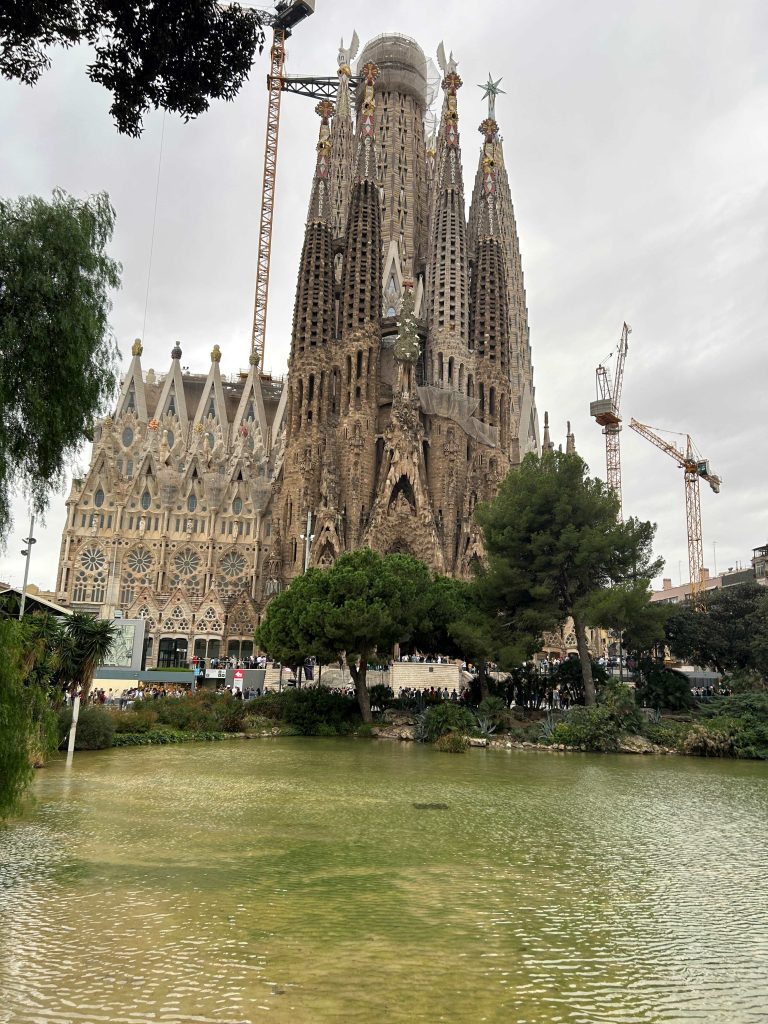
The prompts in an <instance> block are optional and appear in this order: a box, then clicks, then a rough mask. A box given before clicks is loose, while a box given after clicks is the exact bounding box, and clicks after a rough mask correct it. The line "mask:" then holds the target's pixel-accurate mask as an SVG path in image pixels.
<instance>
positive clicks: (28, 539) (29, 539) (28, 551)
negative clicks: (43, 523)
mask: <svg viewBox="0 0 768 1024" xmlns="http://www.w3.org/2000/svg"><path fill="white" fill-rule="evenodd" d="M34 532H35V517H34V516H32V518H31V519H30V521H29V536H28V537H25V538H24V543H25V544H26V545H27V547H26V549H25V550H24V551H22V552H21V553H22V555H24V556H25V557H26V559H27V561H26V564H25V566H24V584H23V586H22V588H21V603H20V604H19V619H20V620H21V619H23V618H24V605H25V604H26V602H27V580H28V579H29V560H30V558H31V556H32V545H33V544H37V541H36V540H35V538H34V536H33V534H34Z"/></svg>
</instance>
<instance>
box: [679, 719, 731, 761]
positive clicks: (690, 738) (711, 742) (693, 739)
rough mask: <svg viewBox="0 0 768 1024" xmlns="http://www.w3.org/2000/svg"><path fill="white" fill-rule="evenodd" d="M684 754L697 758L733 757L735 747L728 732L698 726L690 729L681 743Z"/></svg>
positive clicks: (701, 725)
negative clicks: (693, 755)
mask: <svg viewBox="0 0 768 1024" xmlns="http://www.w3.org/2000/svg"><path fill="white" fill-rule="evenodd" d="M681 749H682V751H683V753H684V754H695V755H697V756H699V757H733V756H734V753H735V745H734V742H733V737H732V736H731V735H729V733H728V732H725V731H720V730H719V729H713V728H712V727H711V726H707V725H703V724H698V725H694V726H692V727H691V729H690V731H689V732H688V734H687V736H686V737H685V738H684V740H683V743H682V748H681Z"/></svg>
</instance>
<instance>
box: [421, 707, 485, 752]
mask: <svg viewBox="0 0 768 1024" xmlns="http://www.w3.org/2000/svg"><path fill="white" fill-rule="evenodd" d="M475 725H476V721H475V716H474V715H473V714H472V712H471V711H470V710H469V709H468V708H465V707H463V706H462V705H461V704H455V703H454V702H453V701H443V703H442V704H434V705H433V706H432V707H430V708H427V710H426V711H425V713H424V734H425V736H426V738H427V739H428V740H429V741H430V742H434V741H435V740H436V739H438V737H440V736H444V735H445V734H446V733H449V732H458V733H462V734H463V733H469V732H472V731H473V730H474V728H475Z"/></svg>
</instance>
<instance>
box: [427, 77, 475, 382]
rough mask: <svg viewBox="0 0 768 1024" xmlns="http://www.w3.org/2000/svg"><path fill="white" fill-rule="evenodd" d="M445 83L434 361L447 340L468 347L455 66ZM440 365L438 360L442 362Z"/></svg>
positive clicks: (431, 263) (432, 266)
mask: <svg viewBox="0 0 768 1024" xmlns="http://www.w3.org/2000/svg"><path fill="white" fill-rule="evenodd" d="M451 63H452V68H451V69H450V70H448V71H447V73H446V75H445V77H444V79H443V92H444V93H445V98H444V101H443V110H442V115H441V119H440V129H439V135H438V140H437V150H436V158H435V162H436V166H435V179H434V187H433V207H432V224H431V231H430V247H429V260H428V265H427V274H428V278H427V292H428V296H429V299H428V301H429V321H430V349H431V350H432V351H431V352H430V358H434V354H435V353H437V354H440V353H442V354H443V355H444V359H443V360H442V362H443V366H447V359H448V358H450V356H449V355H448V354H447V352H444V348H445V346H444V344H443V340H444V339H443V336H444V335H448V336H451V335H452V336H454V340H455V341H456V343H457V345H458V346H459V349H458V350H457V351H456V352H455V353H451V355H454V356H455V357H457V358H459V357H460V356H461V354H462V353H461V349H465V348H466V341H465V339H466V333H467V325H468V319H469V309H468V306H469V296H468V281H469V274H468V263H467V229H466V221H465V217H464V181H463V177H462V173H461V148H460V145H459V114H458V108H457V103H456V94H457V92H458V90H459V89H460V88H461V85H462V82H461V78H460V77H459V75H458V73H457V72H456V69H455V62H453V61H452V62H451ZM438 361H439V360H438Z"/></svg>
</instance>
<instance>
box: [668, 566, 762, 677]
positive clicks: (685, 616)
mask: <svg viewBox="0 0 768 1024" xmlns="http://www.w3.org/2000/svg"><path fill="white" fill-rule="evenodd" d="M666 635H667V643H668V644H669V647H670V649H671V651H672V653H673V654H676V655H677V656H678V657H680V658H683V659H685V660H686V661H688V662H690V663H691V664H694V665H701V666H707V667H710V668H713V669H716V670H717V671H718V672H723V673H725V672H757V673H759V674H760V675H762V676H768V588H765V587H761V586H759V585H758V584H757V583H742V584H740V585H739V586H735V587H726V588H725V589H723V590H711V591H707V592H706V593H705V595H704V604H703V607H702V609H701V610H700V611H699V610H696V609H694V608H692V607H689V606H688V605H676V606H675V607H673V608H672V610H671V611H670V615H669V618H668V620H667V625H666Z"/></svg>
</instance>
